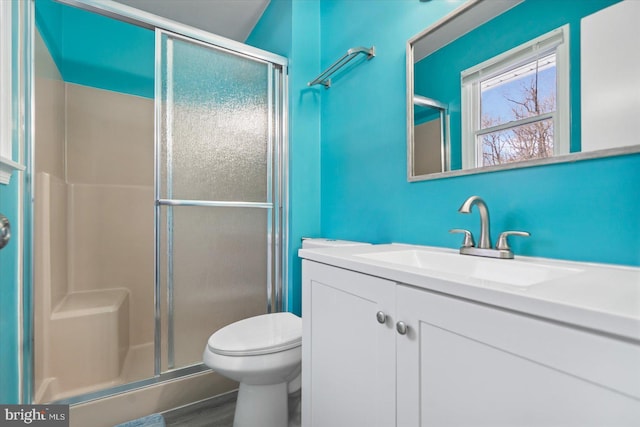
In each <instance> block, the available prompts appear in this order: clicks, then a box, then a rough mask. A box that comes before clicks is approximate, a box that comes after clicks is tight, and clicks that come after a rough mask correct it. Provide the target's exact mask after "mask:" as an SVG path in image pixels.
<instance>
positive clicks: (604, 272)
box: [298, 243, 640, 344]
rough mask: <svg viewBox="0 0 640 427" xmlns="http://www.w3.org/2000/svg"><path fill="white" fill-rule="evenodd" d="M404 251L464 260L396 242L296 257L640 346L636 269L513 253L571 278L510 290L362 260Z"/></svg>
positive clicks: (519, 259)
mask: <svg viewBox="0 0 640 427" xmlns="http://www.w3.org/2000/svg"><path fill="white" fill-rule="evenodd" d="M407 250H426V251H435V252H440V253H449V254H455V255H458V256H460V257H468V255H459V254H458V251H457V250H453V249H448V248H438V247H429V246H418V245H406V244H395V243H394V244H385V245H363V246H343V247H331V248H317V249H316V248H313V249H300V250H299V252H298V255H299V256H300V257H301V258H303V259H308V260H311V261H315V262H319V263H323V264H328V265H333V266H336V267H340V268H344V269H347V270H352V271H356V272H360V273H364V274H368V275H371V276H376V277H381V278H384V279H388V280H392V281H394V282H397V283H401V284H406V285H410V286H414V287H419V288H423V289H427V290H430V291H434V292H439V293H443V294H447V295H451V296H454V297H458V298H464V299H467V300H472V301H475V302H479V303H483V304H489V305H492V306H495V307H499V308H503V309H507V310H511V311H516V312H520V313H524V314H527V315H532V316H536V317H540V318H543V319H546V320H551V321H556V322H562V323H566V324H570V325H572V326H577V327H580V328H587V329H590V330H593V331H597V332H600V333H605V334H611V335H615V336H617V337H622V338H625V339H629V340H632V341H634V342H635V343H636V344H640V268H637V267H625V266H617V265H609V264H595V263H583V262H572V261H561V260H553V259H547V258H534V257H523V256H517V255H516V260H517V262H518V263H527V264H529V265H531V266H534V267H535V266H536V265H544V266H547V267H550V268H558V269H573V270H572V272H571V274H568V275H564V276H563V277H559V278H552V279H551V280H545V281H542V282H540V283H538V284H534V285H530V286H513V285H509V284H506V283H505V281H501V282H496V281H492V280H483V279H478V278H476V277H470V276H465V275H464V274H461V273H459V272H456V273H452V272H444V271H436V270H430V269H427V268H424V267H422V268H420V267H413V266H408V265H400V264H397V263H394V262H385V261H381V260H376V259H371V258H366V256H371V254H374V253H383V252H384V253H388V252H394V251H398V252H400V251H407ZM363 255H364V256H363ZM483 259H485V258H483ZM486 260H487V262H492V263H504V264H502V265H505V267H506V268H510V266H509V264H508V263H510V262H513V261H512V260H499V259H488V258H486ZM513 265H516V264H513ZM520 265H523V264H520Z"/></svg>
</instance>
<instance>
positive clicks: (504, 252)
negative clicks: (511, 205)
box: [449, 196, 531, 259]
mask: <svg viewBox="0 0 640 427" xmlns="http://www.w3.org/2000/svg"><path fill="white" fill-rule="evenodd" d="M473 206H478V212H479V213H480V242H479V243H478V246H476V245H475V242H474V240H473V235H472V234H471V232H470V231H469V230H462V229H458V228H454V229H453V230H449V232H450V233H464V242H463V243H462V246H461V247H460V253H461V254H462V255H477V256H484V257H491V258H502V259H512V258H513V252H512V251H511V248H510V247H509V243H508V242H507V237H509V236H512V235H514V236H523V237H528V236H530V235H531V234H530V233H528V232H526V231H504V232H502V233H500V237H499V238H498V244H497V245H496V247H495V249H493V248H492V247H491V232H490V231H489V208H487V204H486V203H485V202H484V200H482V199H481V198H480V197H479V196H471V197H469V198H468V199H467V200H465V201H464V203H463V204H462V206H460V209H458V212H460V213H465V214H467V213H471V208H473Z"/></svg>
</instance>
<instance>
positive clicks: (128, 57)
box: [26, 0, 287, 403]
mask: <svg viewBox="0 0 640 427" xmlns="http://www.w3.org/2000/svg"><path fill="white" fill-rule="evenodd" d="M31 3H32V12H33V13H32V18H31V19H30V21H31V24H32V32H31V35H32V38H33V40H32V45H33V61H32V65H31V67H32V70H31V71H32V72H31V74H32V76H33V79H32V85H33V96H32V102H33V108H32V113H33V120H32V122H33V125H32V135H31V150H30V160H31V161H30V164H29V166H28V172H29V175H28V176H29V177H30V181H31V193H32V199H33V209H32V212H33V213H32V226H33V233H32V234H33V248H34V250H33V260H32V268H33V284H32V288H31V295H32V300H33V303H32V304H31V307H29V309H30V310H31V315H32V319H33V327H32V331H31V339H32V343H33V352H32V354H33V360H32V369H28V370H27V376H28V377H30V378H29V379H30V381H28V382H29V383H30V384H31V385H32V389H31V390H30V394H31V398H32V401H33V402H34V403H42V402H66V403H78V402H85V401H87V400H92V399H99V398H102V397H105V396H108V395H113V394H115V393H120V392H124V391H128V390H132V389H136V388H140V387H142V386H148V385H153V384H160V383H163V382H165V380H169V379H176V378H181V377H185V376H187V375H192V374H194V373H198V372H202V371H204V370H205V368H204V367H203V365H202V364H201V357H202V350H203V348H204V346H205V343H206V340H207V338H208V336H209V335H210V334H212V333H213V332H215V331H216V330H217V329H219V328H221V327H222V326H224V325H227V324H229V323H231V322H234V321H237V320H240V319H243V318H246V317H250V316H254V315H258V314H263V313H267V312H271V311H281V310H282V309H283V306H282V304H283V301H284V300H285V298H284V297H285V296H284V295H283V290H284V289H286V287H285V284H286V277H284V274H285V273H284V272H286V269H285V268H284V265H283V263H284V262H285V260H286V211H287V210H286V207H287V203H286V194H287V188H286V177H287V151H286V147H287V144H286V119H287V116H286V86H287V85H286V74H287V73H286V67H287V60H286V58H283V57H280V56H278V55H274V54H271V53H269V52H265V51H262V50H259V49H256V48H252V47H249V46H246V45H243V44H240V43H237V42H234V41H230V40H227V39H224V38H221V37H217V36H215V35H212V34H209V33H206V32H203V31H200V30H197V29H194V28H190V27H187V26H183V25H181V24H178V23H175V22H172V21H168V20H164V19H162V18H159V17H156V16H153V15H150V14H147V13H144V12H141V11H138V10H136V9H132V8H129V7H127V6H123V5H120V4H117V3H112V2H99V1H93V0H62V1H59V2H58V1H53V0H35V2H31ZM26 300H29V298H27V299H26ZM27 314H28V310H27ZM232 387H233V384H230V385H228V386H227V388H232Z"/></svg>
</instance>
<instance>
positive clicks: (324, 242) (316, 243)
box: [302, 237, 371, 249]
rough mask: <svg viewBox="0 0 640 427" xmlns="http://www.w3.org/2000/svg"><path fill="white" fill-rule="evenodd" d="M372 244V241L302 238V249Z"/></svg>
mask: <svg viewBox="0 0 640 427" xmlns="http://www.w3.org/2000/svg"><path fill="white" fill-rule="evenodd" d="M370 244H371V243H363V242H352V241H349V240H335V239H319V238H318V239H311V238H306V237H304V238H302V249H312V248H331V247H336V246H362V245H370Z"/></svg>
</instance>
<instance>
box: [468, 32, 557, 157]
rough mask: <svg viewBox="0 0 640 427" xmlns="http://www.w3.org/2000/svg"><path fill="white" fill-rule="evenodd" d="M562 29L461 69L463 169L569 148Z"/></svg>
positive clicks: (555, 153) (554, 153) (543, 155)
mask: <svg viewBox="0 0 640 427" xmlns="http://www.w3.org/2000/svg"><path fill="white" fill-rule="evenodd" d="M568 59H569V58H568V28H567V26H565V27H562V28H560V29H558V30H555V31H552V32H550V33H548V34H545V35H543V36H541V37H538V38H537V39H535V40H532V41H530V42H528V43H525V44H523V45H521V46H518V47H516V48H514V49H512V50H510V51H508V52H506V53H504V54H502V55H499V56H497V57H495V58H492V59H490V60H488V61H485V62H483V63H482V64H479V65H477V66H475V67H473V68H471V69H468V70H466V71H463V72H462V123H463V126H462V141H463V144H462V146H463V150H462V162H463V168H474V167H483V166H494V165H502V164H506V163H511V162H519V161H526V160H534V159H542V158H546V157H551V156H554V155H558V154H566V153H568V152H569V120H568V116H569V75H568V68H569V67H568Z"/></svg>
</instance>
